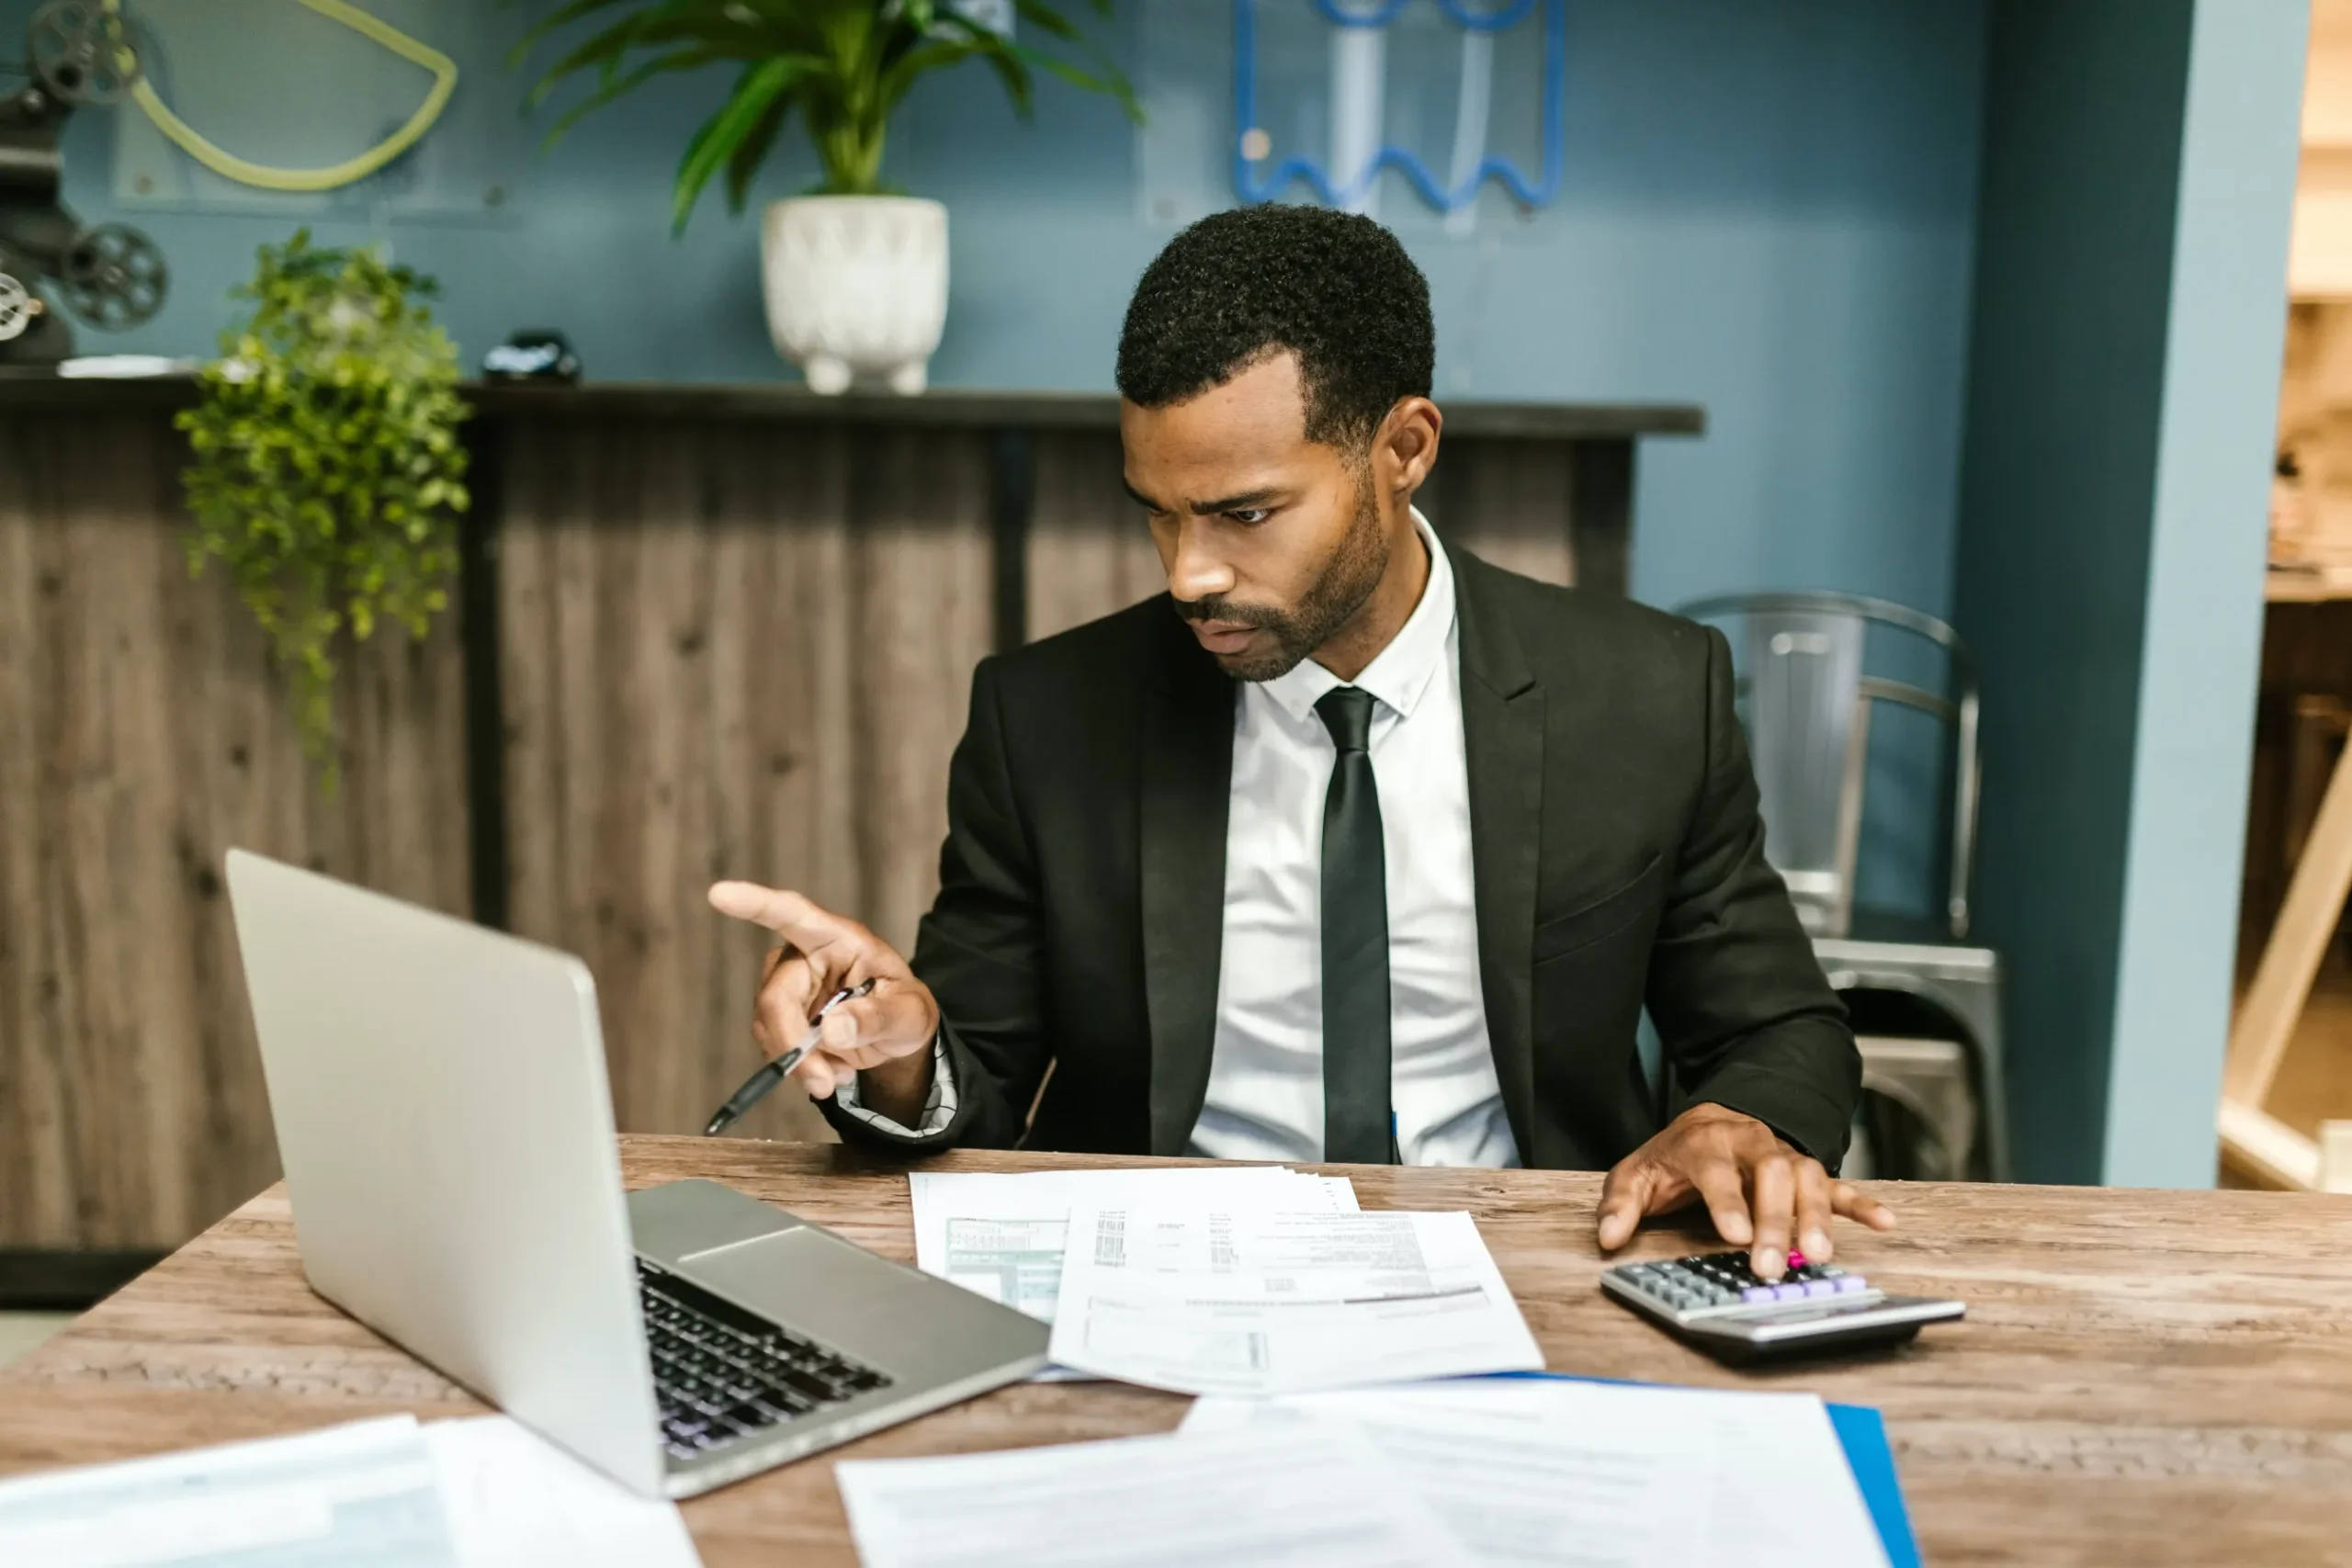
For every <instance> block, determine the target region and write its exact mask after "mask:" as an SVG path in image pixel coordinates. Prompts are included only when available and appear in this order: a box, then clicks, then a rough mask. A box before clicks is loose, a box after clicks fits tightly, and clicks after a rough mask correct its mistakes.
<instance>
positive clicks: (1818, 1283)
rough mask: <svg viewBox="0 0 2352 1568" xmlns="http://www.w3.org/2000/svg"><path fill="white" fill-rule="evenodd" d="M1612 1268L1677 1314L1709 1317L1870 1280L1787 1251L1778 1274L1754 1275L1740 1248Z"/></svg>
mask: <svg viewBox="0 0 2352 1568" xmlns="http://www.w3.org/2000/svg"><path fill="white" fill-rule="evenodd" d="M1611 1273H1612V1274H1614V1275H1616V1276H1617V1277H1618V1278H1619V1279H1621V1280H1624V1281H1625V1282H1626V1283H1627V1284H1629V1285H1632V1286H1634V1288H1635V1289H1636V1290H1638V1291H1640V1292H1642V1294H1643V1295H1645V1296H1646V1297H1648V1298H1649V1299H1650V1300H1651V1301H1653V1302H1655V1303H1657V1305H1659V1306H1661V1307H1664V1308H1665V1309H1666V1310H1667V1311H1668V1312H1670V1313H1672V1314H1675V1315H1676V1316H1678V1317H1694V1316H1704V1317H1713V1316H1716V1315H1718V1314H1731V1313H1737V1312H1742V1311H1756V1310H1759V1309H1763V1310H1770V1309H1771V1308H1775V1307H1780V1306H1783V1305H1786V1304H1787V1303H1792V1302H1801V1301H1808V1300H1814V1299H1817V1298H1821V1297H1829V1296H1856V1295H1862V1294H1866V1293H1869V1292H1870V1290H1871V1285H1870V1281H1869V1280H1865V1279H1863V1278H1862V1276H1860V1274H1849V1273H1848V1272H1846V1270H1844V1269H1840V1268H1838V1267H1837V1266H1836V1265H1834V1264H1828V1263H1809V1262H1807V1261H1806V1260H1805V1257H1804V1254H1803V1253H1801V1252H1792V1253H1791V1254H1789V1270H1788V1272H1787V1273H1786V1274H1785V1275H1783V1276H1781V1278H1780V1279H1779V1280H1760V1279H1758V1278H1757V1276H1756V1273H1755V1271H1754V1270H1753V1269H1749V1268H1748V1266H1747V1254H1746V1253H1745V1252H1710V1253H1702V1254H1700V1255H1698V1256H1696V1257H1691V1258H1670V1259H1667V1260H1664V1261H1660V1262H1657V1263H1629V1264H1626V1265H1624V1266H1623V1268H1619V1269H1611Z"/></svg>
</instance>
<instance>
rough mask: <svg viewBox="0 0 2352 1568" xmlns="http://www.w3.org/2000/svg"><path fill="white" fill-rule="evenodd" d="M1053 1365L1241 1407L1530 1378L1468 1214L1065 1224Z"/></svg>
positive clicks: (1086, 1218) (1130, 1210) (1196, 1216)
mask: <svg viewBox="0 0 2352 1568" xmlns="http://www.w3.org/2000/svg"><path fill="white" fill-rule="evenodd" d="M1053 1358H1054V1359H1055V1361H1057V1363H1059V1364H1060V1365H1062V1366H1066V1367H1074V1368H1076V1369H1078V1370H1080V1371H1089V1372H1093V1373H1095V1374H1096V1375H1098V1376H1101V1377H1108V1378H1118V1379H1121V1380H1123V1381H1125V1382H1138V1383H1147V1384H1149V1385H1150V1386H1152V1387H1155V1388H1168V1389H1174V1390H1176V1391H1178V1392H1179V1393H1243V1394H1269V1393H1303V1392H1306V1391H1309V1390H1314V1389H1324V1388H1345V1387H1350V1386H1354V1385H1359V1384H1364V1383H1377V1382H1406V1381H1408V1380H1412V1379H1416V1378H1436V1377H1454V1376H1460V1375H1463V1374H1465V1373H1472V1372H1499V1371H1537V1370H1540V1369H1541V1368H1542V1367H1543V1365H1544V1354H1543V1351H1542V1350H1541V1349H1539V1348H1537V1347H1536V1344H1535V1337H1534V1336H1533V1335H1532V1334H1530V1333H1529V1332H1528V1330H1527V1323H1526V1320H1525V1319H1523V1318H1522V1317H1521V1316H1520V1314H1519V1306H1518V1303H1515V1302H1513V1301H1512V1300H1511V1296H1510V1290H1509V1289H1508V1288H1506V1287H1505V1285H1504V1284H1503V1280H1502V1275H1501V1273H1500V1272H1499V1271H1498V1269H1496V1268H1495V1260H1494V1258H1492V1257H1491V1256H1489V1255H1488V1253H1487V1244H1486V1243H1485V1242H1484V1241H1483V1240H1482V1239H1480V1237H1479V1235H1478V1227H1477V1226H1476V1224H1474V1223H1473V1222H1472V1221H1471V1218H1470V1216H1469V1215H1468V1214H1465V1213H1368V1214H1367V1213H1323V1214H1317V1213H1281V1212H1277V1213H1266V1212H1251V1211H1238V1210H1229V1209H1218V1210H1212V1211H1208V1212H1200V1211H1171V1210H1166V1209H1151V1208H1143V1207H1139V1206H1138V1207H1105V1206H1101V1205H1094V1206H1089V1207H1083V1208H1077V1209H1073V1210H1072V1211H1071V1213H1070V1217H1069V1247H1068V1251H1067V1255H1066V1257H1065V1258H1064V1260H1063V1265H1062V1280H1061V1296H1060V1300H1059V1303H1058V1304H1057V1307H1056V1309H1055V1316H1054V1337H1053Z"/></svg>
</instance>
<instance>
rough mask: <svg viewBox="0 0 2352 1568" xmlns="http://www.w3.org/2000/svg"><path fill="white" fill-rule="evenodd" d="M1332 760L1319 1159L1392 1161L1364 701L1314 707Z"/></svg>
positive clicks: (1375, 821)
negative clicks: (1327, 733) (1327, 735)
mask: <svg viewBox="0 0 2352 1568" xmlns="http://www.w3.org/2000/svg"><path fill="white" fill-rule="evenodd" d="M1315 711H1316V713H1317V716H1320V717H1321V718H1322V720H1323V728H1326V729H1328V730H1329V731H1330V732H1331V741H1332V744H1333V745H1335V746H1337V747H1338V748H1339V749H1340V755H1339V757H1338V759H1337V760H1336V761H1333V762H1332V764H1331V788H1330V790H1329V793H1328V794H1326V795H1324V797H1323V1157H1324V1158H1325V1159H1327V1160H1343V1161H1349V1162H1351V1163H1355V1164H1362V1165H1386V1164H1388V1163H1389V1162H1390V1160H1391V1158H1392V1155H1391V1148H1392V1144H1391V1141H1390V1136H1389V1134H1390V1127H1391V1122H1390V1121H1389V1113H1388V874H1387V867H1386V864H1385V862H1384V861H1383V859H1382V855H1381V843H1380V794H1379V791H1378V790H1377V789H1376V788H1375V787H1374V784H1373V778H1372V751H1371V749H1370V748H1371V744H1372V694H1371V693H1370V692H1367V691H1363V690H1362V689H1361V688H1358V687H1355V686H1339V687H1335V688H1333V689H1332V690H1330V691H1329V692H1326V693H1324V694H1323V699H1322V700H1321V701H1320V702H1318V703H1317V704H1316V705H1315Z"/></svg>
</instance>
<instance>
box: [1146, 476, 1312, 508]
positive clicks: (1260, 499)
mask: <svg viewBox="0 0 2352 1568" xmlns="http://www.w3.org/2000/svg"><path fill="white" fill-rule="evenodd" d="M1119 488H1121V489H1122V490H1124V491H1126V492H1127V498H1128V499H1129V500H1130V501H1133V502H1135V503H1136V505H1137V506H1140V507H1142V508H1143V509H1144V510H1145V511H1146V512H1159V511H1162V510H1164V509H1163V508H1162V507H1161V506H1160V504H1159V502H1156V501H1154V500H1152V499H1151V497H1149V496H1148V495H1146V494H1144V492H1143V491H1139V490H1137V489H1136V487H1135V486H1134V485H1132V484H1130V483H1129V482H1128V481H1127V480H1126V479H1124V478H1123V479H1120V480H1119ZM1282 495H1283V492H1282V491H1281V490H1280V489H1279V488H1277V487H1275V486H1271V485H1269V486H1266V487H1265V488H1263V489H1260V490H1252V491H1243V492H1242V493H1241V494H1239V495H1228V496H1226V497H1224V498H1223V499H1221V500H1217V501H1196V502H1193V503H1192V504H1191V505H1189V506H1187V507H1186V508H1185V509H1184V510H1185V511H1187V512H1190V513H1192V514H1193V516H1195V517H1214V516H1216V514H1217V513H1220V512H1244V511H1248V510H1250V508H1252V507H1259V506H1263V505H1265V504H1266V503H1267V502H1273V501H1280V500H1281V499H1282Z"/></svg>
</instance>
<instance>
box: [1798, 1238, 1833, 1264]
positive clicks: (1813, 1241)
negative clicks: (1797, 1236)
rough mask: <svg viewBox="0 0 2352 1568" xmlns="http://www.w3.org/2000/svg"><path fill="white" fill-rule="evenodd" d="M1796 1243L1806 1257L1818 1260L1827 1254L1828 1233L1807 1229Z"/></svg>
mask: <svg viewBox="0 0 2352 1568" xmlns="http://www.w3.org/2000/svg"><path fill="white" fill-rule="evenodd" d="M1797 1245H1798V1246H1799V1247H1801V1248H1802V1249H1803V1250H1804V1255H1805V1256H1806V1257H1807V1258H1815V1259H1816V1260H1818V1259H1822V1258H1827V1257H1828V1256H1829V1235H1828V1233H1827V1232H1826V1231H1807V1232H1805V1233H1804V1240H1803V1241H1801V1242H1799V1243H1798V1244H1797Z"/></svg>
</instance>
